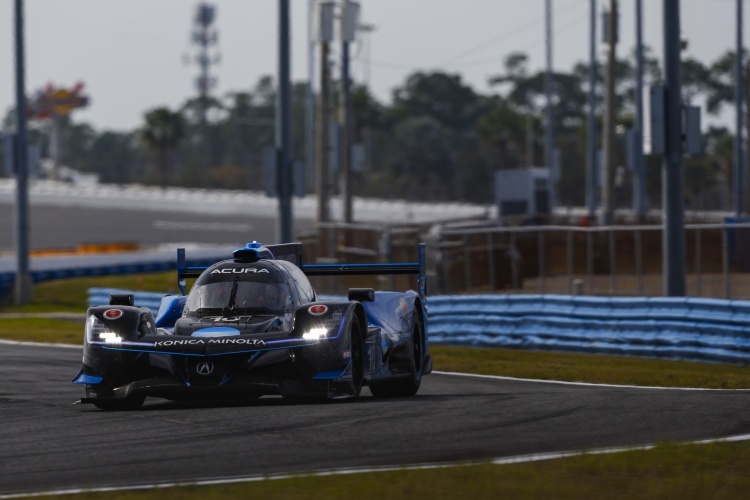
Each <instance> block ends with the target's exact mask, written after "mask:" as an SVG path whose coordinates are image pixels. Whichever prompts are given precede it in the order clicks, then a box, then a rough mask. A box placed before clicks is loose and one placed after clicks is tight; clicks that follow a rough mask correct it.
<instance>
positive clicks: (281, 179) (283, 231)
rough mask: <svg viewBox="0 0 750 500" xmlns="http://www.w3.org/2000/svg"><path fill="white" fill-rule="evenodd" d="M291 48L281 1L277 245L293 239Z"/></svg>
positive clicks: (285, 3)
mask: <svg viewBox="0 0 750 500" xmlns="http://www.w3.org/2000/svg"><path fill="white" fill-rule="evenodd" d="M289 45H290V44H289V0H279V61H278V62H279V68H278V81H279V84H278V91H277V93H276V182H277V189H278V193H279V218H278V221H277V224H278V225H277V230H276V240H277V242H278V243H290V242H291V241H292V239H293V231H292V162H291V135H290V122H291V106H290V86H291V84H290V80H291V79H290V74H289V73H290V72H289V52H290V51H289Z"/></svg>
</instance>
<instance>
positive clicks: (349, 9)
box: [340, 0, 359, 223]
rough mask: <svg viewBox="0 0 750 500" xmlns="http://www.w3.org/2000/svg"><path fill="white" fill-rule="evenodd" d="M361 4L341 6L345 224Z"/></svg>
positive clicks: (348, 205) (349, 211) (349, 210)
mask: <svg viewBox="0 0 750 500" xmlns="http://www.w3.org/2000/svg"><path fill="white" fill-rule="evenodd" d="M358 19H359V4H358V3H356V2H351V1H349V0H344V2H343V4H342V5H341V29H340V36H341V175H342V181H343V182H342V184H343V186H342V187H343V189H342V198H343V200H342V201H343V205H344V214H343V220H344V222H347V223H349V222H352V220H353V214H352V154H351V153H352V119H351V116H352V112H351V80H350V78H349V44H350V43H351V42H353V41H354V40H355V37H356V34H357V21H358Z"/></svg>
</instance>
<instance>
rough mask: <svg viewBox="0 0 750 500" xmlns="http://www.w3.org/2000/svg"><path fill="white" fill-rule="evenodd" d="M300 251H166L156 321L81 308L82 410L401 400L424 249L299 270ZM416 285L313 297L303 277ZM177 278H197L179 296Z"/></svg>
mask: <svg viewBox="0 0 750 500" xmlns="http://www.w3.org/2000/svg"><path fill="white" fill-rule="evenodd" d="M302 250H303V248H302V244H300V243H290V244H283V245H269V246H267V247H265V246H262V245H260V244H258V243H256V242H253V243H250V244H248V245H247V246H245V247H242V248H238V249H237V250H235V251H234V253H233V258H232V259H229V260H224V261H221V262H217V263H216V264H214V265H212V266H210V267H208V268H203V267H201V268H195V267H189V266H187V265H186V259H185V251H184V249H178V251H177V279H178V284H179V286H180V289H181V292H182V294H181V295H177V296H174V295H168V296H165V297H164V298H163V299H162V301H161V305H160V307H159V311H158V313H157V315H156V318H154V317H153V316H152V313H151V311H150V310H149V309H148V308H144V307H136V306H134V305H133V296H132V295H128V294H123V295H112V296H111V297H110V304H109V305H103V306H96V307H91V308H89V309H88V312H87V320H86V331H85V334H84V348H83V368H82V370H81V372H80V373H79V374H78V376H77V377H76V378H75V379H74V380H73V382H74V383H76V384H82V385H84V386H85V392H86V396H85V397H84V398H83V399H82V400H81V402H83V403H93V404H94V405H96V406H97V407H99V408H102V409H107V410H119V409H135V408H138V407H140V406H141V405H142V404H143V402H144V400H145V398H146V397H147V396H150V397H161V398H167V399H172V400H182V399H220V398H233V399H249V398H255V397H259V396H263V395H281V396H284V397H287V398H298V399H299V398H315V399H332V398H340V397H357V396H359V394H360V391H361V389H362V387H363V386H368V387H369V389H370V392H371V393H372V394H373V395H374V396H376V397H395V396H411V395H414V394H416V393H417V391H418V390H419V386H420V383H421V379H422V375H425V374H428V373H430V372H431V371H432V360H431V358H430V355H429V354H428V349H427V344H428V342H427V314H426V307H427V304H426V292H427V283H426V275H425V246H424V244H420V245H419V257H418V261H417V262H405V263H385V264H304V263H303V261H302ZM373 274H376V275H387V274H413V275H417V276H418V281H417V289H418V292H414V291H411V290H409V291H406V292H384V291H377V292H376V291H374V290H372V289H369V288H352V289H350V290H349V291H348V297H347V300H319V297H318V296H317V293H316V292H315V290H314V289H313V287H312V285H311V284H310V281H309V279H308V278H307V276H320V275H327V276H331V275H334V276H335V275H373ZM186 278H197V279H196V281H195V283H194V285H193V286H192V288H191V290H190V293H189V294H188V295H185V285H186V281H185V280H186Z"/></svg>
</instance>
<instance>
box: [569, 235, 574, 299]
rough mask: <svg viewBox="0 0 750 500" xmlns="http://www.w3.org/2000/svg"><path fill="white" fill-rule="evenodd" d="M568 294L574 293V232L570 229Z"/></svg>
mask: <svg viewBox="0 0 750 500" xmlns="http://www.w3.org/2000/svg"><path fill="white" fill-rule="evenodd" d="M568 293H569V294H572V293H573V231H571V230H570V229H568Z"/></svg>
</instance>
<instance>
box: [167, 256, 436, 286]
mask: <svg viewBox="0 0 750 500" xmlns="http://www.w3.org/2000/svg"><path fill="white" fill-rule="evenodd" d="M265 248H267V249H268V250H270V251H271V253H272V254H273V256H274V258H275V259H276V260H286V261H289V262H291V263H293V264H294V265H296V266H297V267H299V268H300V269H301V270H302V272H304V273H305V274H306V275H308V276H367V275H370V276H372V275H396V274H415V275H417V276H418V277H419V278H418V282H417V287H418V292H419V296H420V297H422V299H424V298H425V296H426V295H427V264H426V250H425V248H426V247H425V244H424V243H420V244H419V246H418V252H417V255H418V260H417V261H416V262H389V263H377V264H304V263H303V262H302V243H284V244H281V245H268V246H267V247H265ZM206 269H208V266H188V265H187V260H186V257H185V249H184V248H178V249H177V285H178V286H179V287H180V291H181V292H182V294H183V295H185V285H186V283H185V279H186V278H197V277H198V276H200V275H201V273H202V272H203V271H205V270H206Z"/></svg>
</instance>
